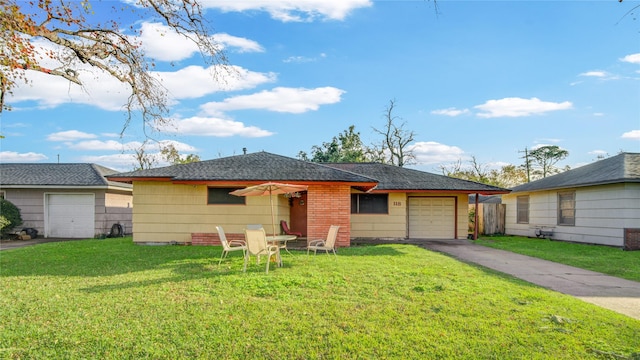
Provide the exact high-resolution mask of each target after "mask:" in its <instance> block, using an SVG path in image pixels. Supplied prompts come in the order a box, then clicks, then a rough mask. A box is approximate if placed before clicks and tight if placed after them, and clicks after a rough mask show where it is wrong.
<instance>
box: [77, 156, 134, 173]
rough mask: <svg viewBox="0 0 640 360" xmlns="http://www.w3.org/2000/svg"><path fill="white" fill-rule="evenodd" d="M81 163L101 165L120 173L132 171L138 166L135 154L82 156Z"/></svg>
mask: <svg viewBox="0 0 640 360" xmlns="http://www.w3.org/2000/svg"><path fill="white" fill-rule="evenodd" d="M79 161H80V162H84V163H92V164H100V165H102V166H106V167H108V168H111V169H114V170H118V171H123V172H124V171H132V170H133V169H134V168H135V167H136V166H137V164H138V163H137V161H136V158H135V156H134V154H131V153H129V154H125V153H121V154H111V155H96V156H81V157H80V158H79Z"/></svg>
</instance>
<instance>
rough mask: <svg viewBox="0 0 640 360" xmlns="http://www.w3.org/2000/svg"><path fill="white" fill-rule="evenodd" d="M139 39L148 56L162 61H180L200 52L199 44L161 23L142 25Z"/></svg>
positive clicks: (145, 23)
mask: <svg viewBox="0 0 640 360" xmlns="http://www.w3.org/2000/svg"><path fill="white" fill-rule="evenodd" d="M140 32H141V34H140V36H139V39H138V40H139V41H140V42H141V44H142V48H143V50H144V53H145V55H146V56H149V57H151V58H154V59H156V60H160V61H180V60H184V59H188V58H190V57H191V56H193V55H194V54H195V53H197V52H198V46H197V45H196V44H195V43H194V42H193V41H191V40H189V39H187V38H186V37H185V36H184V35H180V34H178V33H176V32H175V31H173V30H172V29H171V28H169V27H167V26H165V25H163V24H161V23H149V22H144V23H142V24H141V25H140Z"/></svg>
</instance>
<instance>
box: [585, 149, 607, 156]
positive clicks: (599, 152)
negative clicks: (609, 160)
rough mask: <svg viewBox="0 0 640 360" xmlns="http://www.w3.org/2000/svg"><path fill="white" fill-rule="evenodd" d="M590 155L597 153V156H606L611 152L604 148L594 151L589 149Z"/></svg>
mask: <svg viewBox="0 0 640 360" xmlns="http://www.w3.org/2000/svg"><path fill="white" fill-rule="evenodd" d="M589 154H590V155H597V156H606V155H608V154H609V153H608V152H606V151H604V150H593V151H589Z"/></svg>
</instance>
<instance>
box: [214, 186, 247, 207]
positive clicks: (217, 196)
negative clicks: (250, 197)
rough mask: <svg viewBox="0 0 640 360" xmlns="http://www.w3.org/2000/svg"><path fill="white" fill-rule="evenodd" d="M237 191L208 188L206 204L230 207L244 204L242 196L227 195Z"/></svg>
mask: <svg viewBox="0 0 640 360" xmlns="http://www.w3.org/2000/svg"><path fill="white" fill-rule="evenodd" d="M234 190H238V188H208V189H207V204H210V205H211V204H215V205H230V204H240V205H244V204H245V201H244V199H245V197H244V196H235V195H231V194H229V193H230V192H232V191H234Z"/></svg>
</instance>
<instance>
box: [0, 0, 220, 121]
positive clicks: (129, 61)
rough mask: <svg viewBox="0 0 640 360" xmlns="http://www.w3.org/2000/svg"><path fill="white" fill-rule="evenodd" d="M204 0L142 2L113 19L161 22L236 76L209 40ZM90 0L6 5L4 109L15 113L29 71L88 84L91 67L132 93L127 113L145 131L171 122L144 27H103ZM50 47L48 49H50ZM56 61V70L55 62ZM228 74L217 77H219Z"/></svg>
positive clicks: (0, 21)
mask: <svg viewBox="0 0 640 360" xmlns="http://www.w3.org/2000/svg"><path fill="white" fill-rule="evenodd" d="M198 1H199V0H180V1H173V0H137V1H136V2H135V5H122V7H121V8H117V7H116V6H113V7H112V11H113V14H112V15H111V17H110V18H111V19H118V18H119V16H120V15H124V14H126V13H134V14H137V15H139V16H140V18H141V19H145V21H154V22H159V23H162V24H163V25H165V26H167V27H168V28H169V29H171V30H172V31H174V32H176V33H178V34H180V35H182V36H184V37H185V38H186V39H188V40H190V41H192V42H193V43H195V44H196V45H197V46H198V48H199V49H200V52H201V54H202V56H203V60H204V61H205V62H206V63H207V64H211V65H220V66H217V67H215V69H216V70H217V71H222V72H226V73H229V71H230V70H229V69H230V67H229V66H228V62H227V59H226V57H225V55H224V53H223V51H222V50H221V47H220V46H219V45H218V44H217V43H216V42H215V41H214V40H213V38H212V37H211V36H210V35H209V32H210V31H209V27H208V22H207V21H206V19H204V17H203V13H202V8H201V6H200V4H199V2H198ZM92 3H95V1H94V2H92V1H90V0H84V1H65V0H33V1H20V0H1V1H0V30H1V31H0V42H1V43H2V51H1V52H0V112H1V111H2V110H3V109H8V106H7V104H6V103H5V95H6V94H7V93H10V92H11V91H12V89H14V88H15V86H16V85H17V82H19V81H20V82H28V80H27V76H26V72H27V71H37V72H40V73H44V74H48V75H51V76H57V77H61V78H64V79H66V80H68V81H69V82H70V83H74V84H77V85H80V86H82V85H83V84H84V82H85V81H90V79H83V78H82V76H81V72H82V70H81V68H82V67H83V66H87V65H89V66H90V67H91V68H92V69H94V70H96V71H101V72H103V73H106V74H108V75H109V76H111V77H112V78H114V79H117V80H119V81H120V82H122V83H124V84H127V85H128V86H129V88H130V90H131V94H130V96H129V98H128V101H127V103H126V104H125V108H126V110H127V114H128V116H127V120H126V122H125V124H124V127H123V130H122V131H123V132H124V130H125V129H126V128H127V126H128V125H129V124H130V122H131V120H132V116H133V114H134V113H136V114H138V113H139V114H140V116H141V117H142V121H143V124H144V128H145V129H146V128H147V127H151V128H152V129H158V128H161V127H162V126H163V125H166V124H168V123H170V119H168V118H167V117H165V116H166V115H167V113H168V99H167V92H166V89H165V88H164V87H163V86H162V84H161V83H160V82H159V81H158V80H157V79H156V78H155V77H153V76H152V75H151V72H150V70H151V69H152V68H153V67H154V60H153V59H150V58H148V57H146V56H145V54H144V53H143V51H142V48H141V43H140V40H139V39H140V37H139V36H138V35H140V30H137V29H135V28H133V27H126V26H124V24H122V23H120V22H119V20H109V21H104V22H99V20H98V19H97V17H96V15H95V13H94V10H93V9H92V6H91V5H92ZM43 44H46V45H43ZM51 63H54V64H56V65H53V67H51V66H49V65H48V64H51ZM220 74H221V73H220V72H218V73H216V74H214V78H217V76H219V75H220Z"/></svg>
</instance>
